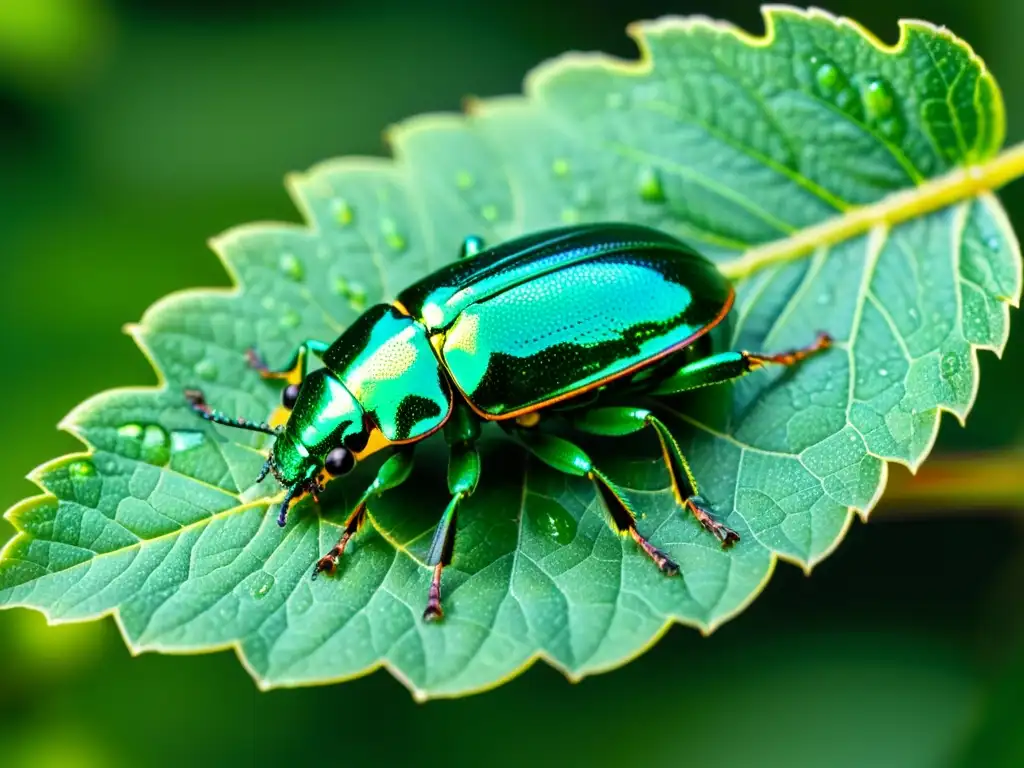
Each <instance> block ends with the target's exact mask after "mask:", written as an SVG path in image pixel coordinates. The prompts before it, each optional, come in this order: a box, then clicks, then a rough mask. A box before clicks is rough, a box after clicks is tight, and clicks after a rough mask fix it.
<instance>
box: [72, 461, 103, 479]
mask: <svg viewBox="0 0 1024 768" xmlns="http://www.w3.org/2000/svg"><path fill="white" fill-rule="evenodd" d="M68 472H70V473H71V476H72V477H92V476H93V475H95V474H96V467H94V466H93V465H92V462H91V461H74V462H72V463H71V464H69V465H68Z"/></svg>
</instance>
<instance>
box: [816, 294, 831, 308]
mask: <svg viewBox="0 0 1024 768" xmlns="http://www.w3.org/2000/svg"><path fill="white" fill-rule="evenodd" d="M832 301H833V299H832V294H831V293H829V292H828V291H826V292H825V293H819V294H818V299H817V302H818V304H819V305H821V306H825V305H826V304H831V303H832Z"/></svg>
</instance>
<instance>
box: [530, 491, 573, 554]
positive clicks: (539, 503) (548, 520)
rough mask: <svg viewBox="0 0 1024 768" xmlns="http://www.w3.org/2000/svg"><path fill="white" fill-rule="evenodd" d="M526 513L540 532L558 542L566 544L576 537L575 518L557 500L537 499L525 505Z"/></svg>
mask: <svg viewBox="0 0 1024 768" xmlns="http://www.w3.org/2000/svg"><path fill="white" fill-rule="evenodd" d="M527 514H528V516H529V518H530V522H532V523H533V524H534V526H536V528H537V530H538V531H539V532H540V533H542V534H543V535H545V536H549V537H551V538H552V539H554V540H555V541H557V542H558V543H559V544H568V543H570V542H571V541H572V540H573V539H574V538H576V518H574V517H573V516H572V515H570V514H569V513H568V512H566V511H565V507H563V506H562V505H561V504H558V503H557V502H554V501H550V500H547V499H537V500H536V501H535V503H533V504H530V506H528V507H527Z"/></svg>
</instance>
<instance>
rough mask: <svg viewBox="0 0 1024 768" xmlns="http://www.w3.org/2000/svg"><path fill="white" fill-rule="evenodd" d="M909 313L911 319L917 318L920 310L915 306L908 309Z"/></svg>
mask: <svg viewBox="0 0 1024 768" xmlns="http://www.w3.org/2000/svg"><path fill="white" fill-rule="evenodd" d="M907 314H908V315H909V316H910V319H911V320H917V316H918V312H917V310H916V309H914V308H913V307H911V308H910V309H909V310H907Z"/></svg>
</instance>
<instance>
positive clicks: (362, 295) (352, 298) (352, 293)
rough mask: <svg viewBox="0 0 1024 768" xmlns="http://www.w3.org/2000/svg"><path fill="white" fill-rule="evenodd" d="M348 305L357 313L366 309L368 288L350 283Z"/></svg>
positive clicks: (356, 283)
mask: <svg viewBox="0 0 1024 768" xmlns="http://www.w3.org/2000/svg"><path fill="white" fill-rule="evenodd" d="M348 303H349V306H351V307H352V309H354V310H355V311H356V312H362V311H363V310H364V309H366V286H365V285H363V284H362V283H359V282H355V281H353V282H351V283H349V284H348Z"/></svg>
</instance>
